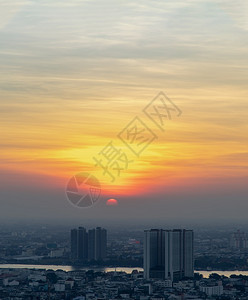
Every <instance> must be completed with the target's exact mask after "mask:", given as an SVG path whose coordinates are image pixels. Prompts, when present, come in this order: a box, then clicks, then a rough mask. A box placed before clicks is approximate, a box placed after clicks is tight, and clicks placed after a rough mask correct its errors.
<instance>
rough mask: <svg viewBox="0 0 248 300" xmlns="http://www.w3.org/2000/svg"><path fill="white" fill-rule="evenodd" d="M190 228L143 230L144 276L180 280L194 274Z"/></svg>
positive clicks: (191, 232)
mask: <svg viewBox="0 0 248 300" xmlns="http://www.w3.org/2000/svg"><path fill="white" fill-rule="evenodd" d="M193 249H194V248H193V231H192V230H185V229H184V230H181V229H174V230H163V229H151V230H146V231H145V239H144V278H145V279H150V278H157V279H170V280H172V281H173V280H180V279H182V278H185V277H187V278H192V277H193V276H194V260H193Z"/></svg>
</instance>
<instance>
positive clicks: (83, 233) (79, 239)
mask: <svg viewBox="0 0 248 300" xmlns="http://www.w3.org/2000/svg"><path fill="white" fill-rule="evenodd" d="M106 255H107V230H106V229H104V228H101V227H97V228H94V229H90V230H88V231H87V230H86V229H85V228H84V227H79V228H78V229H72V230H71V258H72V259H73V260H81V261H87V260H88V261H92V260H95V261H100V260H105V259H106Z"/></svg>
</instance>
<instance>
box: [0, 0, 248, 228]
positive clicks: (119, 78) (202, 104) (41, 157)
mask: <svg viewBox="0 0 248 300" xmlns="http://www.w3.org/2000/svg"><path fill="white" fill-rule="evenodd" d="M161 91H162V92H164V93H165V94H166V95H167V96H168V98H169V99H170V100H171V101H173V103H174V104H175V105H176V106H177V107H178V108H180V110H181V111H182V114H181V115H180V116H179V117H177V116H176V115H174V116H173V118H172V119H171V120H168V121H166V125H165V131H164V132H162V131H161V130H160V129H159V128H158V127H157V126H156V125H155V124H154V123H153V122H151V120H150V119H149V118H147V116H146V115H145V114H144V113H143V111H142V110H143V109H144V108H145V107H146V106H147V105H148V104H149V103H150V102H151V101H152V99H154V97H156V95H157V94H158V93H159V92H161ZM247 97H248V2H246V1H244V0H237V1H231V0H212V1H211V0H168V1H162V0H157V1H155V0H154V1H148V0H144V1H129V0H112V1H108V0H101V1H95V0H69V1H68V0H67V1H63V0H60V1H57V0H27V1H25V0H12V1H7V0H0V136H1V140H0V149H1V150H0V151H1V152H0V153H1V154H0V172H1V173H0V189H1V192H0V204H1V209H0V217H1V218H2V219H6V220H11V219H19V218H20V219H26V218H31V219H41V220H42V219H43V218H44V220H52V219H53V218H54V219H60V220H66V219H68V220H73V219H75V220H79V219H92V218H94V217H96V219H97V218H102V219H103V220H105V221H106V220H110V219H111V218H113V220H115V219H123V220H125V219H127V218H133V219H135V218H138V219H140V220H146V219H149V218H157V219H168V220H174V219H175V220H176V219H177V218H178V219H181V220H186V221H188V222H190V221H195V220H196V221H197V220H205V221H206V222H207V220H209V219H212V220H222V219H223V220H225V221H226V220H227V221H233V222H236V221H241V222H243V221H244V220H245V218H247V211H248V201H247V200H248V199H247V198H248V187H247V186H248V121H247V119H248V98H247ZM137 116H138V117H139V118H140V119H142V121H143V122H144V123H145V124H146V126H147V127H149V128H150V130H151V131H152V132H153V133H154V134H155V135H156V136H157V139H155V140H154V141H153V142H152V143H151V144H150V145H149V146H148V147H147V148H146V149H145V150H144V151H143V152H142V153H141V155H140V156H139V157H136V156H135V155H134V154H133V153H132V152H131V151H130V149H128V148H127V147H126V146H125V145H124V144H123V143H122V142H121V140H120V139H119V138H118V137H117V135H118V134H119V133H120V132H121V131H122V130H123V129H124V128H125V127H126V126H127V124H128V123H129V122H131V121H132V120H133V119H134V118H135V117H137ZM111 141H112V142H113V144H114V145H115V146H116V147H117V148H118V149H121V150H122V151H123V152H125V153H126V154H127V155H128V157H129V158H130V160H132V161H133V162H132V163H130V165H129V166H128V168H127V170H125V171H122V172H121V174H120V176H119V177H118V178H116V180H115V181H114V182H113V183H112V182H111V180H110V178H109V177H108V176H106V175H105V176H104V174H103V171H102V169H101V168H100V167H99V166H95V161H94V159H93V157H96V156H97V155H98V153H99V152H100V151H101V150H102V149H103V148H104V147H105V146H106V145H107V144H108V143H109V142H111ZM78 172H89V173H91V174H93V175H94V176H96V177H97V178H98V180H99V181H100V182H101V185H102V196H101V198H100V200H99V202H98V203H97V204H96V205H95V206H93V207H91V208H88V209H77V208H75V207H73V206H72V205H70V203H69V202H68V201H67V199H66V195H65V189H66V185H67V182H68V180H69V179H70V178H71V177H72V176H73V175H74V174H77V173H78ZM109 198H114V199H117V200H118V203H119V204H118V205H115V206H114V207H109V206H107V205H106V201H107V199H109ZM98 225H101V224H98Z"/></svg>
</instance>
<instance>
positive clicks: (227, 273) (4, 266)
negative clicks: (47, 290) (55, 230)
mask: <svg viewBox="0 0 248 300" xmlns="http://www.w3.org/2000/svg"><path fill="white" fill-rule="evenodd" d="M0 269H45V270H54V271H56V270H63V271H66V272H69V271H75V270H94V271H102V272H112V271H115V270H116V271H117V272H126V273H127V274H130V273H132V271H133V270H137V271H143V268H125V267H116V268H106V267H102V268H100V267H99V268H98V267H87V268H86V267H74V266H61V265H24V264H2V265H1V264H0ZM195 272H196V273H200V274H202V275H203V277H204V278H208V276H209V275H210V274H212V273H217V274H219V275H225V276H227V277H229V276H230V275H232V274H235V275H240V274H241V275H246V276H248V271H239V270H235V271H215V270H212V271H205V270H200V271H195Z"/></svg>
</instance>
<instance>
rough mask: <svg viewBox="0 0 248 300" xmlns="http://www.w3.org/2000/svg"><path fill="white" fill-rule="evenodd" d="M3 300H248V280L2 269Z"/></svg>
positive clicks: (223, 277)
mask: <svg viewBox="0 0 248 300" xmlns="http://www.w3.org/2000/svg"><path fill="white" fill-rule="evenodd" d="M0 299H1V300H34V299H40V300H46V299H51V300H61V299H64V300H123V299H125V300H206V299H209V300H210V299H212V300H234V299H235V300H247V299H248V277H247V276H231V277H230V278H227V277H225V276H219V275H217V274H212V276H210V278H202V276H201V275H199V274H196V276H195V278H194V279H186V280H180V281H177V282H172V281H171V280H169V279H168V280H161V279H149V280H146V279H144V277H143V272H138V271H137V270H133V271H132V272H131V273H129V274H127V273H125V272H116V271H112V272H101V271H99V270H97V271H94V270H88V271H87V270H74V271H69V272H66V271H63V270H56V271H53V270H47V271H46V270H44V269H43V270H42V269H37V270H35V269H0Z"/></svg>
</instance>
